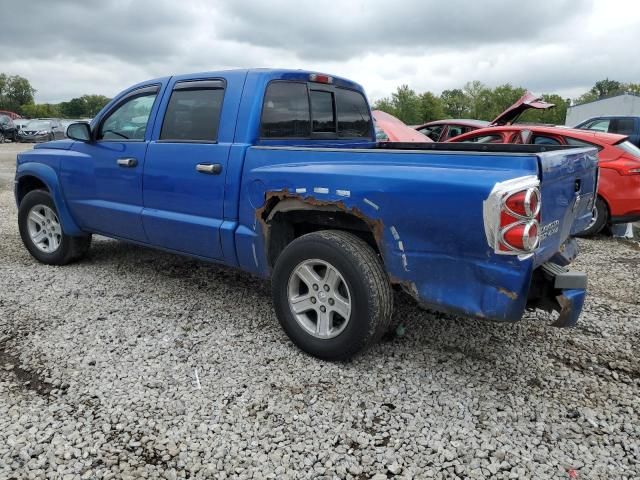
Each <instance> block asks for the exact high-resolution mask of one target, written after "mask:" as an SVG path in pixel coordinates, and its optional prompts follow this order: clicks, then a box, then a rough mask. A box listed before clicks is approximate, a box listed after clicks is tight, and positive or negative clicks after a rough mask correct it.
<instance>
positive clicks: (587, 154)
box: [535, 148, 598, 265]
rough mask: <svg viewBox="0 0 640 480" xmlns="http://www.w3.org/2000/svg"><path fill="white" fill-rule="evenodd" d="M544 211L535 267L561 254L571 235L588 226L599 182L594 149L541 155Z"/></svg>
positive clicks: (577, 149) (539, 157)
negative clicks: (558, 253)
mask: <svg viewBox="0 0 640 480" xmlns="http://www.w3.org/2000/svg"><path fill="white" fill-rule="evenodd" d="M538 162H539V168H540V191H541V196H542V210H541V219H540V247H539V248H538V250H537V251H536V255H535V256H536V262H535V263H536V265H540V264H542V263H544V262H545V261H547V260H549V259H550V258H551V257H552V256H553V255H554V254H555V253H557V252H559V251H561V247H562V244H563V243H564V242H565V241H566V240H567V238H568V237H569V236H570V235H574V234H576V233H579V232H581V231H582V230H584V229H585V228H587V227H588V226H589V223H590V222H591V218H592V210H593V203H594V199H595V195H596V188H597V178H598V151H597V149H595V148H576V149H570V150H556V151H551V152H542V153H539V154H538Z"/></svg>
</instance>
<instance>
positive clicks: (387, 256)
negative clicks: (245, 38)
mask: <svg viewBox="0 0 640 480" xmlns="http://www.w3.org/2000/svg"><path fill="white" fill-rule="evenodd" d="M308 76H309V72H303V71H290V70H236V71H229V72H210V73H198V74H192V75H182V76H175V77H167V78H161V79H156V80H152V81H149V82H143V83H141V84H138V85H136V86H134V87H132V88H130V89H128V90H127V91H125V92H123V93H122V94H121V95H119V96H118V97H116V98H115V99H114V100H113V101H112V102H111V103H110V104H109V105H107V106H106V107H105V108H104V109H103V110H102V111H101V112H100V113H99V114H98V115H97V116H96V118H95V119H94V120H93V122H92V128H94V129H95V128H96V127H97V125H99V124H100V122H101V120H102V118H104V117H105V116H106V115H107V114H108V113H109V112H110V111H111V110H112V108H113V107H114V106H115V105H117V104H118V102H119V101H120V100H121V99H122V97H123V96H125V95H127V94H128V93H129V92H131V91H132V90H134V89H137V88H140V87H144V86H148V85H152V84H156V85H159V91H158V96H157V98H156V101H155V104H154V106H153V109H152V112H151V116H150V119H149V123H148V126H147V130H146V135H145V138H144V140H143V141H137V142H134V141H118V140H110V141H106V140H103V141H94V142H86V143H85V142H74V141H71V140H68V141H58V142H51V143H48V144H43V145H38V146H36V148H35V149H34V150H33V151H32V152H25V153H22V154H20V155H19V156H18V169H17V179H20V178H21V177H22V176H24V175H32V176H35V177H37V178H40V179H41V180H42V181H43V182H44V183H45V184H46V185H47V187H48V188H49V189H50V191H52V192H53V196H54V200H55V203H56V206H57V208H58V210H59V212H60V216H61V221H62V223H63V227H64V230H65V231H66V232H67V233H70V234H73V235H77V234H80V233H81V232H96V233H101V234H104V235H108V236H112V237H115V238H120V239H125V240H130V241H132V242H135V243H139V244H142V245H149V246H154V247H157V248H161V249H163V250H167V251H172V252H178V253H182V254H185V255H191V256H194V257H197V258H202V259H206V260H209V261H216V262H220V263H224V264H226V265H230V266H235V267H239V268H241V269H243V270H246V271H248V272H251V273H254V274H256V275H260V276H262V277H269V275H270V273H271V266H270V265H269V261H268V257H267V254H266V251H267V248H266V237H267V228H268V226H267V224H266V223H265V222H264V219H262V218H260V219H257V214H258V213H259V211H260V209H261V208H262V207H264V203H265V199H266V198H267V196H269V195H273V194H275V193H277V192H280V193H279V194H280V195H282V196H288V197H291V198H297V199H301V200H303V201H310V200H313V201H315V202H321V203H323V204H329V205H339V206H340V208H341V209H343V210H345V211H347V212H351V213H354V214H356V215H358V216H360V217H361V218H364V219H365V220H366V221H367V222H368V223H369V224H370V225H375V226H377V228H379V229H380V232H381V235H379V236H378V238H377V241H378V247H379V250H380V252H381V254H382V257H383V260H384V263H385V266H386V269H387V271H388V273H389V276H390V278H391V279H392V281H393V282H396V283H400V284H402V285H403V286H404V287H405V288H406V289H407V290H409V291H411V293H412V294H413V295H414V296H415V297H416V298H417V299H418V300H419V301H420V302H422V303H424V304H427V305H430V306H432V307H434V308H437V309H439V310H444V311H447V312H454V313H460V314H464V315H470V316H474V317H482V318H489V319H493V320H500V321H515V320H518V319H520V318H521V317H522V315H523V312H524V309H525V307H526V304H527V297H528V292H529V289H530V285H531V281H532V277H533V274H534V271H535V270H536V269H537V268H538V267H539V266H540V265H541V264H542V263H544V262H547V261H550V260H551V261H554V262H556V263H559V264H562V265H566V264H568V263H570V261H571V260H573V258H574V257H575V253H576V252H575V245H574V243H573V242H572V241H571V240H569V236H570V235H571V234H573V233H576V232H577V231H580V230H582V229H584V228H585V227H586V225H587V224H588V222H589V220H590V208H591V207H590V202H591V198H592V195H593V192H594V184H595V176H596V163H597V161H596V155H595V153H596V152H595V150H594V149H584V148H583V149H573V150H569V151H567V150H562V151H552V152H544V153H538V154H515V153H513V154H509V153H480V152H450V151H448V152H439V151H419V150H384V149H377V148H375V146H376V145H375V141H374V139H375V133H374V132H373V129H372V132H371V140H368V139H367V140H365V141H363V140H361V139H360V140H344V141H338V140H317V139H316V140H300V139H298V140H261V139H260V138H259V134H258V132H259V127H260V113H261V109H262V99H263V95H264V92H265V89H266V86H267V84H268V83H269V82H270V81H272V80H277V79H291V80H298V81H305V80H306V79H308ZM196 79H197V80H206V79H221V80H224V82H225V84H226V89H225V96H224V102H223V107H222V113H221V118H220V129H219V132H218V141H217V142H215V143H196V142H192V143H176V142H161V141H159V138H160V132H161V128H162V118H163V116H164V112H165V110H166V108H167V105H168V102H169V98H170V93H171V91H172V89H173V87H174V85H175V83H176V82H178V81H184V80H196ZM334 82H335V84H336V85H340V86H343V87H348V88H351V89H355V90H358V91H362V88H361V87H360V86H359V85H357V84H355V83H352V82H350V81H348V80H346V79H341V78H337V77H334ZM452 148H453V147H452ZM122 157H134V158H136V159H137V165H136V166H135V167H134V168H121V167H119V166H118V165H117V163H116V160H117V159H118V158H122ZM203 162H205V163H206V162H210V163H218V164H220V165H221V168H222V171H221V174H220V175H203V174H201V173H198V172H196V170H195V166H196V165H197V164H199V163H203ZM524 176H536V177H538V178H539V179H540V181H541V192H542V212H541V215H542V218H541V225H542V226H545V225H551V226H554V225H555V223H554V222H557V231H554V232H553V233H552V234H550V235H548V236H547V237H546V238H545V239H544V240H543V241H542V243H541V245H540V247H539V248H538V249H537V250H536V252H535V254H533V255H529V256H527V257H525V258H518V257H517V256H508V255H497V254H496V253H495V252H494V251H493V248H492V247H491V246H490V245H489V244H488V242H487V237H486V234H485V225H484V219H483V202H484V201H485V200H486V199H487V197H488V196H489V194H490V192H491V191H492V189H493V188H494V186H495V185H496V183H498V182H504V181H507V180H510V179H513V178H516V177H524ZM576 179H579V180H580V190H579V192H576V182H575V180H576ZM576 199H578V203H576ZM550 230H551V229H550ZM567 292H568V293H566V295H567V298H569V299H570V301H571V302H573V304H574V307H575V308H574V310H573V312H575V315H576V318H577V315H578V314H579V311H580V308H581V306H582V299H583V297H584V291H581V290H580V291H578V290H576V291H573V290H571V291H567ZM580 292H582V294H580ZM580 295H582V297H581V296H580Z"/></svg>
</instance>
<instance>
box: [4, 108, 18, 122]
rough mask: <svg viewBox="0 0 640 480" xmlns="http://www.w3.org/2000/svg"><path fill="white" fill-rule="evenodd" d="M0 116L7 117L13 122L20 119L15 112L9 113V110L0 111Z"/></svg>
mask: <svg viewBox="0 0 640 480" xmlns="http://www.w3.org/2000/svg"><path fill="white" fill-rule="evenodd" d="M0 115H6V116H7V117H9V118H10V119H11V120H15V119H17V118H22V117H21V116H20V115H18V114H17V113H16V112H10V111H9V110H0Z"/></svg>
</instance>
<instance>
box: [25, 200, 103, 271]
mask: <svg viewBox="0 0 640 480" xmlns="http://www.w3.org/2000/svg"><path fill="white" fill-rule="evenodd" d="M36 219H37V220H36ZM41 222H42V223H41ZM43 224H44V226H43ZM18 228H19V230H20V237H21V238H22V243H24V246H25V247H26V248H27V250H28V251H29V253H30V254H31V255H32V256H33V257H34V258H35V259H36V260H38V261H39V262H41V263H45V264H47V265H66V264H67V263H70V262H73V261H75V260H78V259H80V258H82V257H83V256H84V255H86V253H87V251H88V250H89V247H90V246H91V235H84V236H81V237H72V236H70V235H67V234H65V233H64V232H63V231H62V225H61V224H60V221H59V219H58V211H57V209H56V206H55V204H54V203H53V199H52V198H51V195H50V194H49V192H47V191H45V190H33V191H31V192H29V193H27V194H26V195H25V197H24V198H23V199H22V201H21V202H20V206H19V207H18ZM39 239H40V240H41V241H38V240H39ZM45 246H46V248H45Z"/></svg>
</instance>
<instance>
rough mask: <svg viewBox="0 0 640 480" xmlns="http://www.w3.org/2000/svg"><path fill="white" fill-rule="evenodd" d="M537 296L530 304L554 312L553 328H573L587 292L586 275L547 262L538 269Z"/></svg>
mask: <svg viewBox="0 0 640 480" xmlns="http://www.w3.org/2000/svg"><path fill="white" fill-rule="evenodd" d="M540 274H541V277H542V278H540V277H538V279H539V280H541V282H540V283H542V284H543V285H539V287H540V288H539V289H537V291H538V293H539V296H538V297H537V298H536V299H534V300H533V301H532V302H531V305H532V306H534V307H536V308H542V309H543V310H547V311H556V312H558V313H559V316H558V318H557V319H556V321H555V322H554V323H553V326H554V327H573V326H575V324H576V323H577V322H578V317H579V316H580V312H582V306H583V305H584V298H585V294H586V290H587V275H586V274H585V273H582V272H574V271H572V270H569V269H568V268H567V267H563V266H561V265H558V264H556V263H552V262H547V263H544V264H543V265H542V266H541V267H540Z"/></svg>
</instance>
